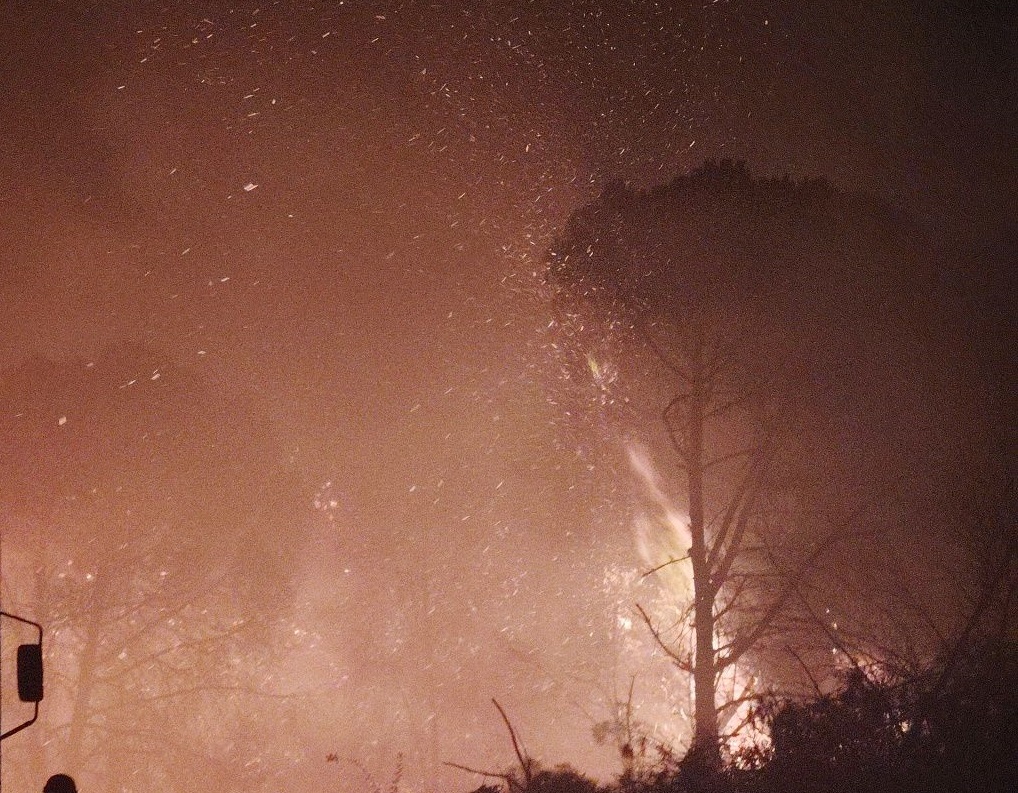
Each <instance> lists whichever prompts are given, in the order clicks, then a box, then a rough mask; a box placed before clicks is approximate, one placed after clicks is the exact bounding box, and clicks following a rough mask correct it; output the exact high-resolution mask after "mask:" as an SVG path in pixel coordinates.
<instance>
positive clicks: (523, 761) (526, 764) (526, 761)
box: [491, 697, 530, 788]
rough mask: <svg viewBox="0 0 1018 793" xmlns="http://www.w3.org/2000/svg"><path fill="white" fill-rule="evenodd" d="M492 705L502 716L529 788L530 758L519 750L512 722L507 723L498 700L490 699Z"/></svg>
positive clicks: (507, 718) (507, 720) (506, 717)
mask: <svg viewBox="0 0 1018 793" xmlns="http://www.w3.org/2000/svg"><path fill="white" fill-rule="evenodd" d="M491 701H492V704H494V706H495V707H496V708H497V709H498V712H499V714H500V715H501V716H502V721H504V722H505V726H506V729H508V730H509V737H510V738H511V739H512V742H513V751H514V752H516V759H517V760H519V763H520V768H521V769H522V770H523V779H524V780H525V781H526V787H527V788H529V787H530V758H529V757H525V756H524V753H523V751H522V750H521V749H520V742H519V739H518V738H517V737H516V730H514V729H513V725H512V722H511V721H509V717H508V716H507V715H506V713H505V711H504V710H503V709H502V706H501V705H499V704H498V700H497V699H495V698H494V697H492V699H491Z"/></svg>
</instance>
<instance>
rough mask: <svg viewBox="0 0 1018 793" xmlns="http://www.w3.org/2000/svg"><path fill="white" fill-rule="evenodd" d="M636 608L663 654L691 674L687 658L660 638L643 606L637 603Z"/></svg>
mask: <svg viewBox="0 0 1018 793" xmlns="http://www.w3.org/2000/svg"><path fill="white" fill-rule="evenodd" d="M636 610H637V611H639V612H640V616H641V617H643V621H644V622H645V623H646V625H647V628H648V629H649V630H650V635H651V636H653V637H654V641H655V642H657V646H658V647H660V648H661V649H662V650H663V651H664V653H665V655H667V656H668V657H669V658H671V659H672V661H673V662H674V663H675V665H676V666H678V667H679V669H681V670H682V671H683V672H689V673H690V674H692V672H693V666H692V664H691V663H690V662H689V660H688V659H686V658H683V657H682V656H680V655H679V654H678V653H676V652H675V651H674V650H673V649H672V648H671V647H669V646H668V644H667V643H666V642H665V640H664V639H662V638H661V633H660V631H658V629H657V628H655V627H654V623H653V622H651V620H650V617H649V616H648V615H647V612H646V611H644V610H643V606H641V605H640V604H639V603H637V604H636Z"/></svg>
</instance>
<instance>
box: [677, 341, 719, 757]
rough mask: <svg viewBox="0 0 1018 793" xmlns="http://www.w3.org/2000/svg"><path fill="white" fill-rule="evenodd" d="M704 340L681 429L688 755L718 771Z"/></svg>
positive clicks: (696, 353) (696, 350)
mask: <svg viewBox="0 0 1018 793" xmlns="http://www.w3.org/2000/svg"><path fill="white" fill-rule="evenodd" d="M703 359H704V340H703V336H702V335H700V334H697V337H696V338H695V339H694V341H693V345H692V355H691V356H690V362H691V366H690V370H691V371H690V375H691V378H692V383H691V389H690V395H689V414H688V417H689V419H688V420H689V424H688V427H687V429H686V439H685V442H686V472H687V476H688V479H689V482H688V484H689V533H690V538H691V547H690V549H689V558H690V562H691V565H692V568H693V628H694V636H695V639H696V647H695V651H694V658H693V712H694V716H695V722H694V729H693V745H692V747H691V748H690V757H691V759H692V760H693V762H694V763H696V764H697V765H698V766H700V767H702V768H704V769H707V770H717V769H719V768H720V767H721V748H720V742H719V740H718V710H717V701H716V699H715V690H714V687H715V683H716V682H717V669H716V658H715V654H714V582H713V581H711V571H710V566H709V564H708V562H707V554H708V548H707V536H706V525H705V519H704V449H703V445H704V423H705V421H706V417H707V408H708V402H709V401H710V395H709V393H708V383H707V381H706V377H705V371H704V370H705V367H704V360H703Z"/></svg>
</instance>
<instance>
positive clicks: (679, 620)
mask: <svg viewBox="0 0 1018 793" xmlns="http://www.w3.org/2000/svg"><path fill="white" fill-rule="evenodd" d="M627 453H628V456H629V463H630V466H631V467H632V469H633V472H634V473H635V474H636V475H637V477H638V479H639V481H640V482H641V483H642V485H643V488H644V490H645V492H646V495H647V498H646V499H645V500H644V502H643V503H644V504H645V505H649V507H650V509H649V510H641V511H639V512H638V513H637V514H636V516H635V518H634V521H633V530H634V533H635V535H636V544H637V548H638V550H639V552H640V557H641V558H642V559H643V561H644V563H645V564H646V565H647V566H648V569H650V570H653V571H654V575H655V577H656V578H657V580H658V582H659V583H660V585H661V588H662V589H663V590H664V592H665V595H666V600H667V601H668V602H669V606H668V611H669V614H668V615H661V614H658V615H656V616H657V617H658V618H659V619H661V618H662V617H664V619H661V625H662V638H663V639H666V640H669V641H670V642H671V644H672V650H673V651H674V652H675V653H676V654H677V655H679V656H681V657H683V658H689V659H690V660H691V661H692V659H693V650H694V638H693V612H692V603H693V595H694V588H693V567H692V562H691V560H690V557H689V550H690V546H691V544H692V543H691V535H690V533H689V516H688V514H686V513H685V512H684V511H682V510H681V509H679V508H678V507H676V506H675V504H674V503H673V502H672V500H671V498H669V496H668V495H667V493H666V492H665V485H664V482H663V481H662V477H661V475H660V474H659V473H658V471H657V469H656V468H655V467H654V464H653V462H652V461H651V459H650V455H649V454H648V453H647V452H646V451H645V450H643V449H641V448H639V447H637V446H636V445H634V444H629V445H628V446H627ZM729 643H730V637H728V636H726V635H725V634H724V633H722V632H721V631H718V630H716V631H715V637H714V644H715V646H716V647H718V646H723V645H726V644H729ZM758 690H759V678H758V677H757V676H756V675H754V674H752V673H750V672H749V671H748V670H746V669H743V668H741V667H740V666H739V665H738V664H735V665H733V666H729V667H727V668H726V669H725V670H724V671H723V672H722V674H721V676H720V679H719V681H718V685H717V689H716V700H717V704H718V706H719V708H722V709H723V708H724V707H725V705H726V704H728V703H732V702H738V703H739V704H738V705H737V706H736V707H734V708H733V709H732V710H731V712H730V713H728V712H724V713H723V716H722V721H721V724H720V729H721V732H722V733H723V734H724V733H727V732H733V733H734V734H732V735H731V737H730V738H728V740H727V748H728V750H729V751H731V752H737V751H739V750H740V749H747V748H749V747H751V746H765V745H766V744H767V743H768V740H767V736H766V734H764V733H761V732H760V730H759V729H757V728H756V727H755V725H754V724H753V722H752V719H751V718H750V717H751V712H752V703H751V702H750V701H747V700H746V699H745V698H747V697H750V696H752V695H753V693H754V692H756V691H758ZM689 698H690V701H691V702H692V701H693V679H692V675H689Z"/></svg>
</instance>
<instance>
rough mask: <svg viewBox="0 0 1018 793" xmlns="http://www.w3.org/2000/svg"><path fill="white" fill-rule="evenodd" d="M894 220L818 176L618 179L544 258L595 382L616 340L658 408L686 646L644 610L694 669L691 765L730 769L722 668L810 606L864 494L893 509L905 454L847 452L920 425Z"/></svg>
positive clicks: (914, 303)
mask: <svg viewBox="0 0 1018 793" xmlns="http://www.w3.org/2000/svg"><path fill="white" fill-rule="evenodd" d="M902 228H903V227H902V226H901V225H900V223H899V221H898V219H896V218H895V217H894V215H893V214H892V213H890V212H889V211H887V210H885V209H884V208H881V207H879V206H876V205H875V204H873V203H871V202H869V201H867V200H865V199H863V198H860V197H853V196H847V195H844V194H841V193H839V192H838V191H836V190H834V189H832V188H831V187H829V186H828V185H826V184H825V183H823V182H817V181H807V182H797V181H792V180H789V179H777V180H775V179H757V178H754V177H753V176H752V175H751V174H750V173H749V171H748V169H747V168H746V166H745V165H744V164H741V163H731V162H721V163H708V164H706V165H705V166H703V167H701V168H700V169H698V170H697V171H695V172H693V173H691V174H689V175H688V176H684V177H680V178H677V179H675V180H673V181H672V182H671V183H669V184H667V185H665V186H662V187H660V188H656V189H653V190H650V191H636V190H633V189H631V188H629V187H627V186H625V185H624V184H623V183H621V182H612V183H611V184H609V185H608V186H607V187H606V189H605V190H604V192H603V194H602V195H601V197H600V198H599V199H598V200H596V201H594V202H593V203H591V204H590V205H588V206H586V207H584V208H582V209H580V210H579V211H577V212H576V213H574V214H573V216H572V217H571V218H570V220H569V223H568V225H567V227H566V229H565V231H564V233H563V234H562V235H561V236H560V238H559V239H558V240H557V241H556V242H555V243H554V246H553V249H552V251H551V252H550V254H549V262H548V283H549V285H550V286H551V287H552V288H553V289H554V290H555V294H556V298H557V301H558V304H559V305H560V306H561V307H562V316H563V318H562V325H563V327H564V328H565V330H566V332H567V333H570V334H572V339H573V341H574V342H575V348H576V350H577V352H576V356H577V361H578V366H577V368H583V367H584V366H585V365H586V366H587V367H589V368H590V369H591V370H592V371H593V374H594V375H595V377H596V376H597V375H598V373H599V372H598V370H597V367H596V365H595V364H592V363H590V362H589V360H584V357H585V356H589V353H586V352H585V350H589V349H594V348H596V347H597V345H599V344H603V338H604V337H605V336H612V337H614V339H615V343H616V344H621V345H622V347H623V348H624V349H625V350H626V352H627V354H628V356H629V357H630V359H631V360H632V361H637V362H636V363H633V362H631V363H630V365H629V366H630V370H629V372H628V375H629V377H630V380H631V388H632V389H633V390H635V388H636V386H635V384H636V383H639V386H640V388H641V389H643V390H644V391H645V392H648V393H650V394H651V395H652V397H651V400H650V401H651V402H652V403H654V401H655V400H657V402H656V404H657V405H658V407H657V410H658V411H659V417H660V420H661V422H662V424H663V427H664V429H665V431H666V436H667V441H668V444H669V446H670V448H671V451H672V453H673V459H674V461H675V463H676V468H677V469H678V471H679V472H680V475H679V476H678V477H677V481H673V482H672V487H673V488H674V490H676V491H678V493H679V494H681V495H682V496H684V498H685V506H686V508H687V510H688V523H689V534H690V548H689V551H688V560H689V563H690V565H691V568H692V584H693V593H692V603H691V605H690V608H689V613H688V617H689V618H690V619H691V622H692V632H693V638H692V646H691V649H690V650H689V651H687V650H686V649H685V648H682V647H673V646H670V645H669V642H668V641H667V639H666V637H665V635H664V634H663V632H661V631H660V630H659V629H658V628H657V627H656V626H655V625H654V624H653V622H652V620H651V618H650V617H649V616H648V615H647V614H645V613H644V618H645V620H646V621H647V623H648V625H649V626H650V629H651V630H652V631H653V632H654V635H655V637H656V638H657V639H658V640H659V643H660V645H661V646H662V647H663V648H664V649H665V650H666V651H667V652H668V653H669V655H670V656H671V657H672V658H673V660H674V661H675V662H676V663H677V664H678V666H679V667H680V668H682V669H684V670H686V671H688V672H689V673H690V674H691V675H692V677H693V685H694V704H695V716H694V718H695V724H694V737H693V745H692V748H691V752H690V755H689V756H688V758H687V760H688V761H689V762H690V763H693V764H698V765H701V766H703V767H706V768H708V769H716V768H718V767H719V766H720V764H721V760H722V758H721V751H720V743H719V738H720V734H721V732H722V731H723V729H724V726H725V724H726V723H727V721H728V719H729V718H730V717H731V715H732V713H733V712H734V708H735V705H737V704H738V703H737V702H720V701H719V700H718V696H719V690H718V687H719V680H720V679H721V675H722V674H723V673H724V672H725V671H726V670H729V669H730V668H732V667H733V666H734V665H735V664H737V663H739V662H740V661H741V660H743V659H745V658H746V657H747V655H748V654H750V653H751V652H752V651H754V649H755V648H757V647H758V645H760V643H761V642H762V641H763V640H765V639H767V638H768V637H770V636H772V635H773V634H774V633H775V632H776V631H777V630H778V627H779V620H780V618H781V617H782V615H784V614H785V613H786V611H787V609H788V607H789V606H790V605H791V604H792V603H793V602H794V603H798V602H803V601H805V600H807V599H808V595H806V594H804V593H805V592H806V590H807V587H806V581H807V578H808V576H809V575H810V574H811V572H812V571H813V570H814V569H815V568H817V567H818V563H819V562H820V560H821V559H822V558H823V557H824V556H825V555H826V554H829V553H831V552H832V551H833V550H834V548H835V547H836V546H837V545H838V544H841V543H844V541H845V539H846V538H847V537H848V536H849V535H850V534H851V533H853V532H857V531H862V530H863V529H864V528H866V530H868V531H873V530H874V528H873V521H872V520H870V521H869V526H868V527H864V524H863V521H862V516H863V514H865V513H866V512H867V510H868V509H869V507H870V506H871V505H870V503H869V501H868V500H867V499H864V498H861V497H860V495H859V494H860V491H861V489H862V488H861V485H862V484H863V483H866V484H868V485H869V486H870V489H871V493H872V498H873V499H882V498H885V494H884V493H882V492H880V485H881V482H880V479H881V477H884V478H885V480H888V481H889V480H892V479H893V477H892V476H890V472H893V471H894V470H895V468H896V467H895V465H893V464H892V463H890V462H889V461H888V460H889V458H891V457H893V456H894V455H893V454H892V453H891V452H892V451H896V453H898V452H900V450H891V449H890V447H889V446H888V448H887V451H888V455H887V457H888V459H881V460H879V461H878V460H877V459H876V458H874V459H873V460H871V461H866V460H863V459H860V457H859V456H856V457H855V458H854V459H849V458H850V457H851V455H850V454H849V453H848V452H846V451H845V448H844V447H845V446H847V444H848V443H851V444H852V447H853V452H852V453H853V454H854V452H855V450H856V449H867V448H870V447H872V446H874V445H877V446H881V447H882V448H883V446H884V445H885V444H886V441H881V440H874V441H873V443H868V441H867V439H879V438H880V436H881V435H887V434H888V433H889V432H890V429H891V428H896V427H898V426H899V425H901V424H905V425H908V426H915V424H916V422H917V421H918V420H919V419H917V418H916V417H918V416H921V411H917V412H915V414H914V415H912V416H911V417H910V418H909V420H908V421H907V422H902V421H901V417H902V415H903V414H905V413H906V412H908V411H909V410H912V409H913V407H914V405H912V404H911V403H905V402H901V401H900V399H899V402H898V403H894V400H891V399H889V395H891V394H894V393H895V391H894V387H895V383H898V382H900V380H901V372H900V371H899V369H898V367H899V366H900V364H901V361H902V359H903V358H905V357H907V356H908V354H910V353H911V352H913V351H914V346H915V344H916V343H917V342H918V339H917V337H916V336H915V334H914V329H915V328H916V327H917V326H918V324H919V323H918V322H917V321H916V320H915V317H917V316H920V315H924V314H923V312H924V308H923V306H922V301H921V300H918V299H917V298H916V289H915V288H916V285H917V284H918V283H920V282H921V280H922V278H923V277H925V276H924V271H923V268H922V267H921V266H920V265H919V263H918V261H917V259H916V258H915V256H914V255H912V254H911V253H910V251H909V248H908V247H907V246H906V245H905V244H904V239H905V235H904V234H903V232H902ZM909 329H911V331H913V332H912V335H909V332H905V331H908V330H909ZM653 362H656V366H651V363H653ZM623 365H624V364H623ZM625 374H626V373H623V377H624V376H625ZM898 396H899V397H900V396H901V394H900V393H898ZM873 403H881V404H889V405H890V406H889V407H885V409H883V410H882V411H879V412H873V411H872V410H871V408H872V406H873ZM894 434H895V437H899V438H900V435H901V432H900V430H898V429H895V430H894ZM843 441H844V443H843ZM846 461H848V462H846ZM883 484H886V481H885V482H884V483H883ZM820 491H822V492H823V496H822V497H821V496H818V495H817V494H818V493H819V492H820ZM807 493H809V494H810V495H809V496H807ZM821 498H822V501H821ZM811 499H812V501H811ZM821 503H822V506H823V508H820V504H821ZM804 525H808V526H809V530H808V531H806V532H802V533H800V536H799V537H798V538H796V534H795V532H793V531H792V529H793V528H796V527H802V526H804ZM672 561H674V562H678V561H680V560H678V559H676V560H672ZM666 563H668V562H666ZM786 627H787V626H786Z"/></svg>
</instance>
